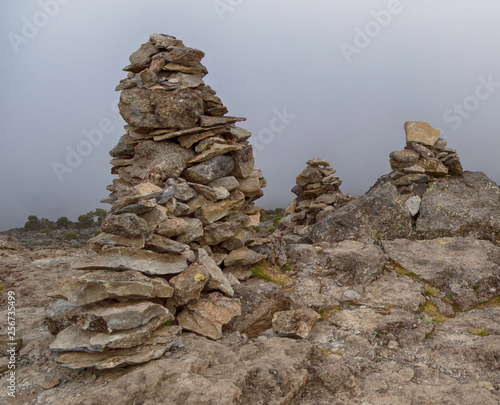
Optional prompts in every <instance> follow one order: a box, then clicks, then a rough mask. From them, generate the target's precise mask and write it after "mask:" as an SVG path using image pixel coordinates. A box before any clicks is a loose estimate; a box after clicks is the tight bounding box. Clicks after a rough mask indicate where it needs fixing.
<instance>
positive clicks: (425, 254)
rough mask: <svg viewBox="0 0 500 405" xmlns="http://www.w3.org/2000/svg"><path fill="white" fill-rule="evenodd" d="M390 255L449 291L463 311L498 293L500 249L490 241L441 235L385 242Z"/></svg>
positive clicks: (499, 286) (423, 277)
mask: <svg viewBox="0 0 500 405" xmlns="http://www.w3.org/2000/svg"><path fill="white" fill-rule="evenodd" d="M383 247H384V250H385V251H386V252H387V254H388V255H389V257H390V258H391V259H392V260H394V261H395V262H396V263H397V264H398V265H399V266H401V267H402V268H403V269H405V270H406V271H407V272H412V273H414V274H415V275H416V277H418V278H419V279H420V280H423V281H424V282H427V283H429V284H431V285H433V286H434V287H437V288H439V289H440V290H442V291H444V292H447V293H448V298H450V299H451V300H453V301H454V302H455V303H456V304H457V305H459V306H460V308H461V309H462V310H464V311H468V310H470V309H472V308H473V307H474V306H476V305H477V304H479V303H481V302H485V301H488V300H490V299H492V298H494V297H495V296H497V295H498V291H499V289H500V248H499V247H497V246H495V245H493V244H492V243H491V242H489V241H485V240H474V239H470V238H441V239H431V240H424V241H410V240H404V239H397V240H394V241H384V242H383Z"/></svg>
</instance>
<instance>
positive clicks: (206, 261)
mask: <svg viewBox="0 0 500 405" xmlns="http://www.w3.org/2000/svg"><path fill="white" fill-rule="evenodd" d="M198 263H200V265H202V266H203V267H205V269H206V270H207V271H208V273H209V280H208V283H207V285H206V286H207V287H208V288H209V289H211V290H219V291H222V292H223V293H224V294H226V295H229V296H230V297H232V296H233V295H234V290H233V288H232V287H231V283H230V282H229V281H228V280H227V278H226V277H225V276H224V274H223V273H222V270H221V269H220V268H219V266H218V265H217V263H215V261H214V259H212V258H211V257H210V256H209V255H208V253H207V252H206V250H204V249H198Z"/></svg>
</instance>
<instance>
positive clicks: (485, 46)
mask: <svg viewBox="0 0 500 405" xmlns="http://www.w3.org/2000/svg"><path fill="white" fill-rule="evenodd" d="M499 16H500V2H498V0H478V1H475V2H472V1H470V0H468V1H466V0H432V1H431V0H418V1H416V0H413V1H412V0H383V1H375V0H369V1H368V0H352V1H340V0H300V1H299V0H273V1H269V0H189V1H179V0H142V1H123V0H105V1H102V0H100V1H97V0H85V1H79V0H40V1H38V0H22V1H20V0H2V3H1V5H0V22H1V23H0V27H1V28H0V35H1V40H0V41H1V49H0V54H1V61H2V64H1V69H2V74H1V75H0V85H1V101H0V117H1V122H2V127H3V130H2V141H3V142H2V146H1V148H0V173H1V177H0V178H1V180H0V192H1V203H0V229H1V230H6V229H9V228H12V227H19V226H22V225H23V224H24V222H25V221H26V218H27V216H28V215H31V214H34V215H38V217H46V218H49V219H52V220H55V219H57V218H58V217H60V216H67V217H69V218H70V219H73V220H75V219H76V217H77V216H78V215H79V214H82V213H85V212H88V211H90V210H92V209H94V208H96V207H103V208H106V207H108V206H103V205H102V204H99V200H100V199H101V198H103V197H106V196H107V195H108V192H107V191H106V186H107V185H108V184H110V183H111V181H112V178H113V176H111V174H110V164H109V160H110V156H109V155H108V151H109V150H110V149H112V148H113V147H114V146H115V144H116V142H117V141H118V139H119V138H120V136H121V135H122V134H123V133H124V131H123V125H124V121H123V120H122V119H121V117H120V115H119V114H118V113H117V111H116V108H115V107H114V106H115V104H116V100H117V98H118V95H119V94H118V93H115V92H114V88H115V86H116V85H117V84H118V82H119V80H120V79H122V78H124V77H125V73H124V72H122V70H121V69H122V68H123V67H124V66H126V65H127V64H128V56H129V55H130V54H131V53H132V52H134V51H135V50H136V49H137V48H138V47H139V46H140V45H141V43H144V42H146V41H147V40H148V38H149V34H151V33H154V32H157V33H164V34H170V35H174V36H176V37H177V38H179V39H182V40H183V41H184V43H185V44H186V45H187V46H190V47H194V48H198V49H201V50H203V51H204V52H205V53H206V57H205V59H204V60H203V63H204V64H205V66H207V68H208V70H209V74H208V76H206V77H205V82H206V83H207V84H209V85H210V86H212V87H213V88H214V89H215V90H216V91H217V94H218V95H219V96H220V97H221V99H222V101H223V102H224V104H225V105H227V106H228V108H229V114H230V115H236V116H245V117H247V119H248V120H247V122H245V123H243V124H242V126H243V127H245V128H247V129H249V130H250V131H252V132H253V134H254V135H253V137H252V138H251V140H252V144H253V145H254V148H255V157H256V163H257V164H256V166H257V167H259V168H261V169H262V170H263V172H264V176H265V177H266V178H267V180H268V186H267V188H266V189H265V190H264V191H265V196H264V197H263V198H262V199H261V200H259V202H260V205H261V206H262V207H264V208H274V207H278V206H279V207H285V206H286V205H287V204H288V203H289V202H290V201H291V200H292V199H293V198H294V195H293V194H291V192H290V189H291V188H292V187H293V186H294V184H295V177H296V175H297V174H298V173H299V172H300V171H301V170H302V169H303V168H304V167H305V162H306V160H308V159H310V158H312V157H321V158H324V159H326V160H328V161H330V162H331V163H332V166H333V167H334V168H336V169H337V175H338V176H339V177H340V178H341V179H342V180H343V185H342V187H341V188H342V190H343V191H344V192H346V191H347V192H349V193H351V194H354V195H359V194H362V193H364V192H366V191H367V190H368V188H369V187H370V186H371V185H372V184H373V183H374V182H375V180H376V179H377V178H378V177H379V176H380V175H382V174H384V173H387V172H389V171H390V167H389V163H388V155H389V153H390V152H391V151H393V150H400V149H402V148H403V146H404V130H403V123H404V122H405V121H408V120H415V121H427V122H429V123H430V124H431V125H433V126H434V127H436V128H439V129H441V130H443V134H444V137H445V138H446V139H447V140H448V145H449V146H450V147H452V148H454V149H457V150H458V152H459V155H460V157H461V159H462V163H463V166H464V168H465V169H466V170H478V171H483V172H485V173H486V174H488V175H489V176H490V178H492V179H493V180H495V181H496V182H497V183H498V182H499V181H500V159H499V158H498V153H499V150H500V139H499V135H500V125H499V124H500V122H499V121H500V114H499V107H500V91H499V90H500V52H498V48H497V46H498V41H499V39H500V24H499V19H498V18H499ZM283 115H284V116H285V118H283V119H282V121H283V122H284V123H283V125H280V122H281V121H276V120H274V121H273V123H274V125H271V120H272V119H273V118H274V117H276V116H278V117H279V116H282V117H283ZM291 116H293V118H292V117H291ZM287 117H288V118H287ZM100 127H102V128H101V129H99V128H100ZM102 129H104V137H103V140H102V142H96V145H95V146H93V147H92V150H80V151H81V152H82V153H83V154H85V156H80V159H77V158H75V157H74V156H73V160H72V161H71V162H72V165H73V166H75V167H74V168H72V172H71V173H64V174H63V175H62V181H59V179H58V177H57V176H56V174H55V172H54V170H53V167H52V166H53V164H54V162H59V163H61V164H65V165H66V163H65V160H66V158H67V155H68V150H76V149H77V147H78V145H79V144H80V143H81V142H82V141H84V140H86V139H87V138H86V136H85V133H87V134H88V133H89V132H90V133H91V134H94V135H96V134H97V132H96V131H97V130H102ZM273 130H274V132H273ZM96 136H97V135H96Z"/></svg>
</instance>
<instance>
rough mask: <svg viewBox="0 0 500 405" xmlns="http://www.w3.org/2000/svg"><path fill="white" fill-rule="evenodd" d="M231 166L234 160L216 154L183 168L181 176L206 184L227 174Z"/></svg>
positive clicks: (232, 166)
mask: <svg viewBox="0 0 500 405" xmlns="http://www.w3.org/2000/svg"><path fill="white" fill-rule="evenodd" d="M233 153H237V152H233ZM233 168H234V160H233V159H232V158H231V156H216V157H214V158H212V159H209V160H207V161H205V162H203V163H199V164H197V165H195V166H192V167H190V168H188V169H186V170H184V173H183V177H184V178H186V179H187V180H188V181H191V182H193V183H200V184H208V183H210V182H212V181H214V180H217V179H220V178H221V177H225V176H227V175H228V174H229V173H230V172H231V170H233Z"/></svg>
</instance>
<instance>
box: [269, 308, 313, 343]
mask: <svg viewBox="0 0 500 405" xmlns="http://www.w3.org/2000/svg"><path fill="white" fill-rule="evenodd" d="M320 318H321V316H320V315H319V314H318V313H317V312H316V311H313V310H312V309H310V308H305V309H297V310H291V311H280V312H276V313H275V314H274V316H273V320H272V322H273V330H274V332H276V333H277V334H278V335H280V336H285V337H292V338H300V339H305V338H307V337H308V336H309V335H310V333H311V331H312V327H313V326H314V324H315V323H316V321H317V320H318V319H320Z"/></svg>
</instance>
